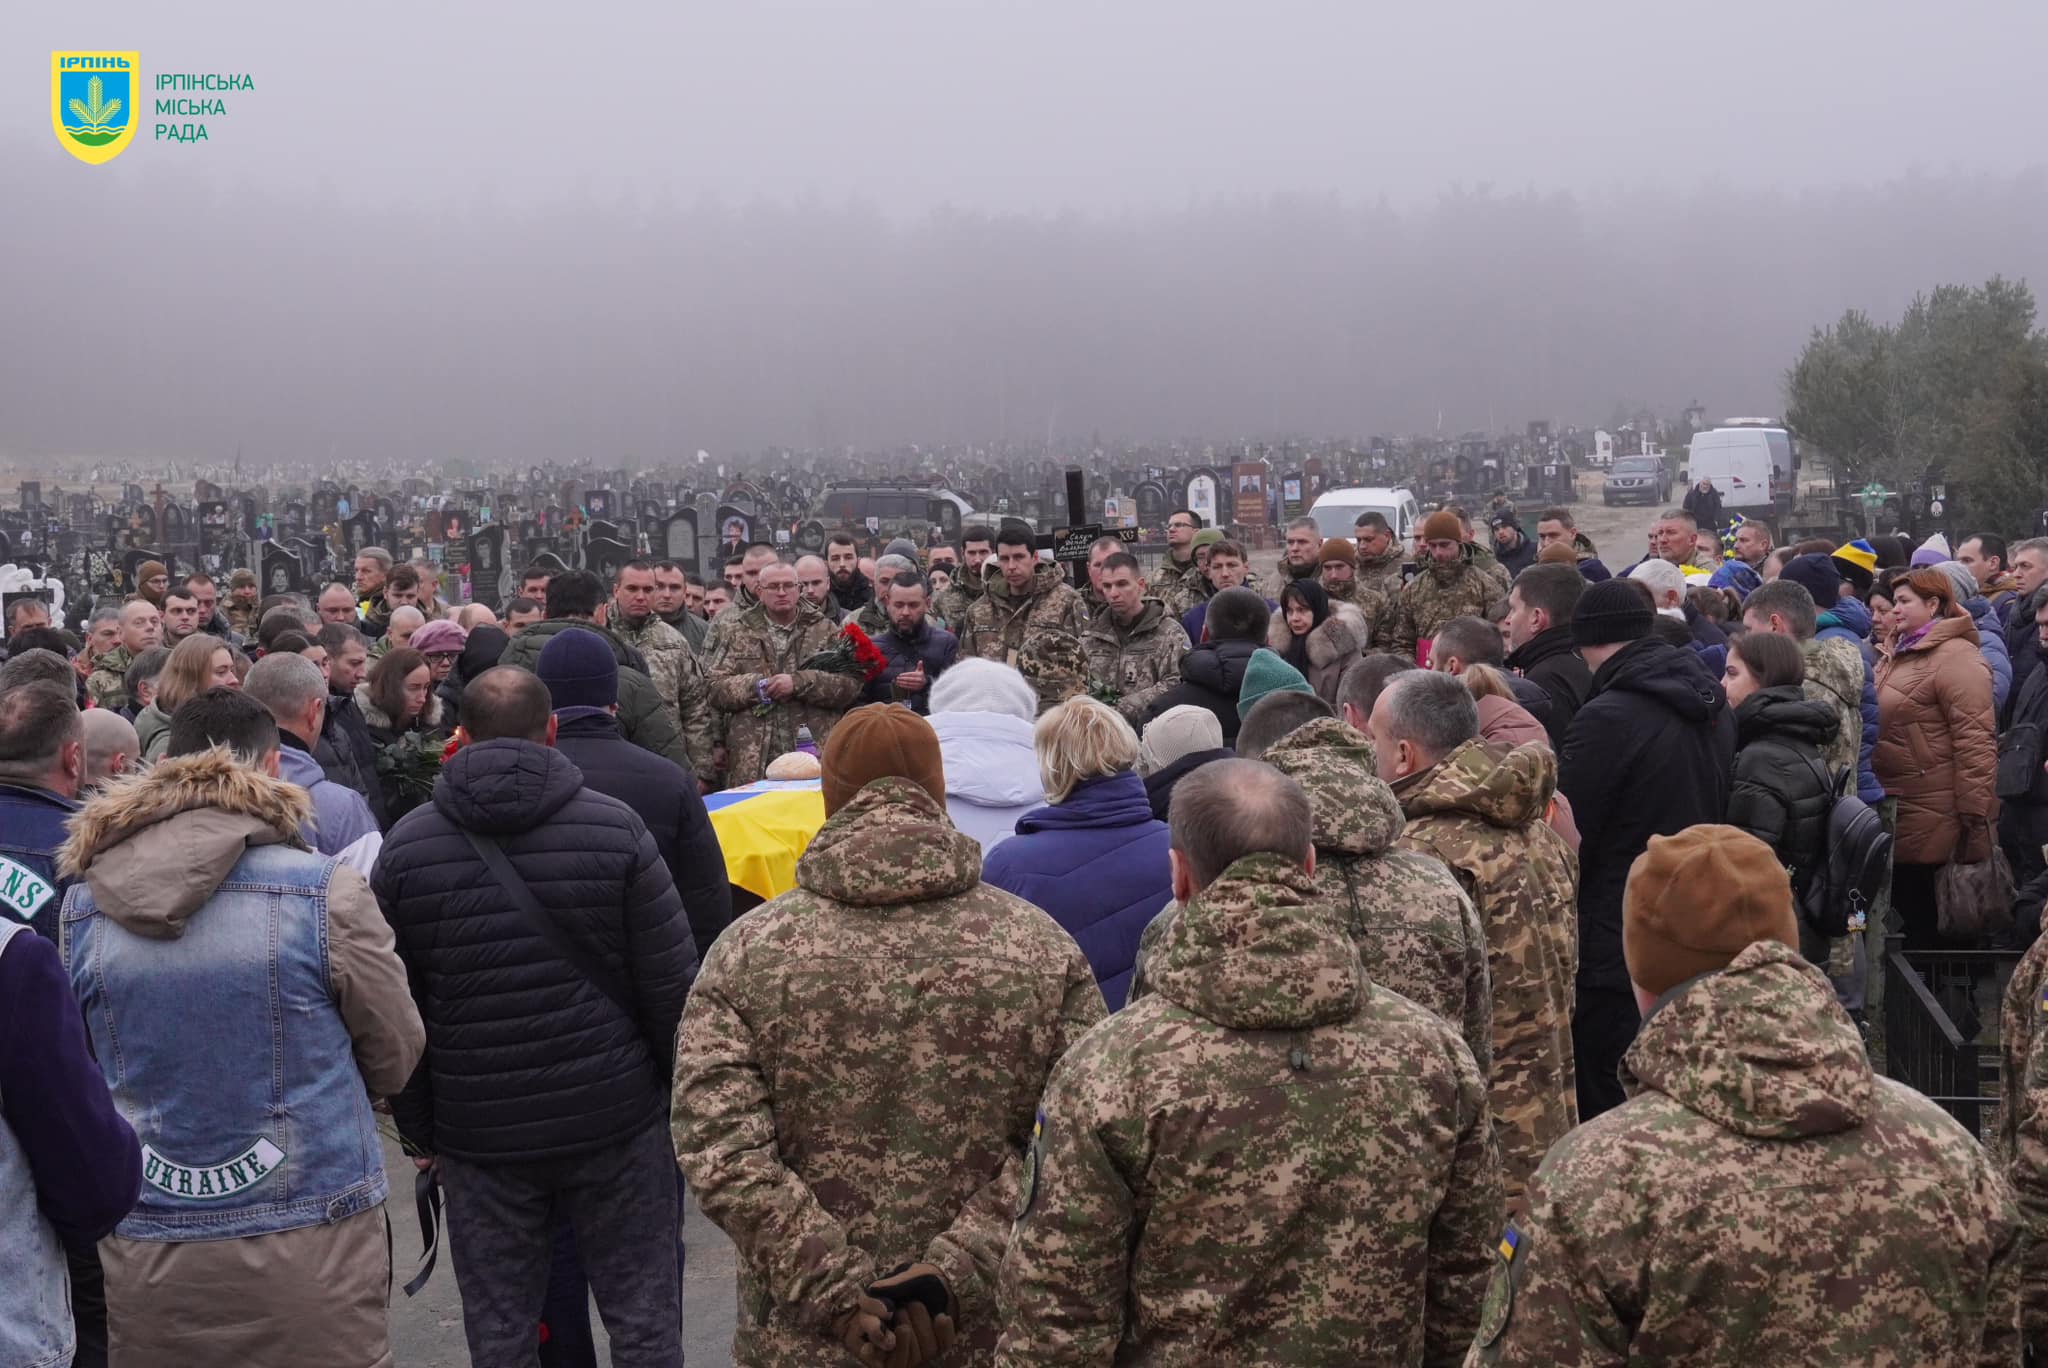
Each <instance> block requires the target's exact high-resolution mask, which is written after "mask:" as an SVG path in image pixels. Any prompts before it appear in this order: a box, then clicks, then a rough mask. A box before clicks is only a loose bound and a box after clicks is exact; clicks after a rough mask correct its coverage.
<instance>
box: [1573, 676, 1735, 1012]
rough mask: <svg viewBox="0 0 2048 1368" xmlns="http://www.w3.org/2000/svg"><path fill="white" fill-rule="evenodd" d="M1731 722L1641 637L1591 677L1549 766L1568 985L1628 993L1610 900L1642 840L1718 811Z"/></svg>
mask: <svg viewBox="0 0 2048 1368" xmlns="http://www.w3.org/2000/svg"><path fill="white" fill-rule="evenodd" d="M1734 768H1735V718H1734V715H1733V714H1732V713H1731V712H1730V711H1729V709H1728V699H1727V696H1726V695H1725V694H1723V693H1722V692H1721V685H1720V682H1719V681H1718V680H1716V679H1715V678H1714V677H1713V676H1712V675H1711V674H1709V673H1708V672H1707V667H1706V666H1705V665H1702V664H1701V663H1700V660H1699V656H1698V655H1697V654H1696V653H1694V651H1693V650H1692V648H1691V647H1689V646H1673V645H1671V644H1669V643H1668V642H1663V641H1658V640H1657V639H1655V638H1654V637H1645V638H1643V639H1642V640H1640V641H1632V642H1630V643H1629V644H1628V645H1627V646H1625V647H1623V648H1622V649H1621V650H1620V651H1617V652H1616V653H1615V654H1614V656H1613V657H1612V658H1611V659H1609V660H1608V662H1607V663H1606V664H1605V665H1602V666H1601V667H1600V669H1599V670H1598V671H1597V672H1596V673H1595V674H1594V675H1593V695H1592V697H1590V698H1588V699H1587V700H1586V702H1585V704H1584V706H1582V707H1581V708H1580V709H1579V711H1578V714H1577V715H1576V716H1575V717H1573V718H1572V725H1571V729H1570V730H1569V731H1567V732H1566V733H1565V739H1564V751H1563V753H1562V754H1561V755H1560V756H1559V758H1558V777H1557V787H1558V791H1559V792H1560V793H1562V794H1564V796H1565V797H1566V798H1568V799H1569V800H1570V801H1571V805H1572V820H1574V821H1575V822H1577V823H1578V826H1579V983H1580V984H1581V985H1582V986H1585V987H1593V988H1607V989H1622V990H1625V989H1626V988H1627V987H1628V982H1629V980H1628V966H1627V965H1626V964H1624V963H1623V962H1622V958H1621V893H1622V889H1623V887H1624V886H1625V885H1626V884H1627V883H1628V870H1629V866H1630V865H1631V864H1633V863H1634V862H1635V858H1636V856H1638V855H1640V854H1642V853H1643V851H1644V850H1646V849H1647V848H1648V847H1649V844H1650V838H1651V837H1652V836H1670V835H1673V834H1675V833H1677V832H1680V831H1683V830H1684V829H1685V828H1687V827H1689V826H1697V825H1699V824H1700V823H1702V822H1719V821H1721V820H1722V818H1723V816H1724V815H1725V814H1726V813H1727V811H1728V786H1729V781H1730V778H1731V776H1732V774H1733V772H1734Z"/></svg>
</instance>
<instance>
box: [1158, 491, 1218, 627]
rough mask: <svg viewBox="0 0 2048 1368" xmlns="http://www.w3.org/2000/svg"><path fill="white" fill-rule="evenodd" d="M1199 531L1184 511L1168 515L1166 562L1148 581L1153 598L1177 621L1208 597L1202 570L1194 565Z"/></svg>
mask: <svg viewBox="0 0 2048 1368" xmlns="http://www.w3.org/2000/svg"><path fill="white" fill-rule="evenodd" d="M1199 530H1200V529H1199V527H1198V526H1197V523H1196V520H1195V514H1194V513H1192V512H1190V511H1189V510H1187V509H1185V508H1176V509H1174V510H1173V512H1172V513H1170V514H1169V515H1167V519H1166V559H1165V560H1163V561H1161V562H1160V563H1159V564H1158V565H1157V566H1156V567H1154V569H1153V571H1152V573H1151V574H1150V575H1149V576H1147V577H1146V587H1147V588H1148V589H1150V590H1151V591H1152V596H1153V597H1154V598H1156V599H1158V600H1159V601H1160V602H1161V603H1163V604H1165V605H1166V611H1167V612H1168V613H1170V614H1172V615H1173V616H1174V617H1176V618H1180V617H1185V616H1186V615H1187V611H1188V609H1190V608H1192V607H1194V606H1195V605H1196V604H1197V603H1200V602H1201V601H1202V600H1203V599H1205V598H1207V597H1208V586H1207V585H1206V584H1205V583H1204V582H1203V580H1202V567H1201V566H1199V565H1197V564H1195V533H1196V532H1197V531H1199Z"/></svg>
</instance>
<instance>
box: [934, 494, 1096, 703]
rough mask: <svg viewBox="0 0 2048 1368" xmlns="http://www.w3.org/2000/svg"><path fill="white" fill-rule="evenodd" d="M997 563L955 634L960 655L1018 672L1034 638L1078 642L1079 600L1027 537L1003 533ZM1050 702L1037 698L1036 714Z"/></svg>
mask: <svg viewBox="0 0 2048 1368" xmlns="http://www.w3.org/2000/svg"><path fill="white" fill-rule="evenodd" d="M1004 538H1008V539H1009V540H1003V539H1004ZM996 562H997V570H998V572H999V573H997V574H995V575H993V576H991V577H990V578H989V580H988V583H987V585H986V589H985V592H984V593H983V594H982V596H981V598H980V599H979V600H978V601H977V602H976V603H975V605H974V606H973V607H972V608H970V609H968V610H967V621H966V623H965V625H964V626H962V627H961V628H959V629H958V630H959V636H960V654H961V655H963V656H970V655H972V656H979V657H981V658H982V659H983V660H999V661H1001V662H1002V663H1003V664H1005V665H1010V666H1017V665H1018V656H1019V653H1020V652H1021V651H1023V649H1024V647H1025V646H1026V644H1027V643H1029V642H1031V641H1033V640H1034V639H1036V638H1041V637H1045V636H1065V637H1067V638H1069V639H1070V640H1071V641H1073V642H1075V643H1076V644H1078V643H1079V642H1080V639H1081V627H1082V612H1081V596H1080V594H1078V593H1076V592H1075V591H1074V588H1073V586H1072V585H1070V584H1068V583H1067V582H1066V579H1065V577H1064V576H1062V575H1061V574H1060V568H1059V566H1057V565H1050V564H1046V563H1044V562H1041V561H1040V560H1039V559H1038V557H1037V553H1036V552H1035V551H1033V550H1032V547H1031V538H1030V537H1029V536H1028V535H1026V534H1023V533H1018V532H1011V531H1009V530H1007V529H1006V530H1004V531H1003V532H1002V533H1000V534H999V535H998V539H997V541H996ZM949 621H950V619H949ZM1055 701H1057V700H1050V699H1048V698H1047V696H1046V695H1045V694H1044V693H1043V692H1041V693H1040V694H1039V703H1040V705H1041V711H1042V710H1043V709H1044V708H1045V707H1050V706H1052V703H1053V702H1055Z"/></svg>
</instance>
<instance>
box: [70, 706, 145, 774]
mask: <svg viewBox="0 0 2048 1368" xmlns="http://www.w3.org/2000/svg"><path fill="white" fill-rule="evenodd" d="M78 721H79V725H80V726H81V727H83V728H84V729H85V783H86V786H87V787H88V788H96V787H98V786H99V785H101V784H104V783H106V782H107V780H109V779H114V778H118V777H119V776H121V775H123V774H126V773H127V772H128V770H129V768H130V767H131V766H132V765H134V764H135V761H136V759H137V757H139V756H140V755H141V754H142V743H141V741H140V740H139V739H138V738H137V737H136V735H135V724H134V723H132V722H130V721H129V720H128V719H127V718H125V717H123V716H121V714H119V713H117V712H114V711H112V710H111V709H108V708H87V709H86V710H85V711H84V712H83V713H81V714H80V715H79V718H78Z"/></svg>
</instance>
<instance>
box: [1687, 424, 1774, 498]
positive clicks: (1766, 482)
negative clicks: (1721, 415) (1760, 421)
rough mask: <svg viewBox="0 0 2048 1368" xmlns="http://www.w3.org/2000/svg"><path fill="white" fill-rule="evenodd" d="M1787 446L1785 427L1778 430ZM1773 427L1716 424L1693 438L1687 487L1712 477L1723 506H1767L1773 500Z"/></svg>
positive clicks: (1688, 462) (1688, 459) (1689, 487)
mask: <svg viewBox="0 0 2048 1368" xmlns="http://www.w3.org/2000/svg"><path fill="white" fill-rule="evenodd" d="M1776 435H1777V437H1778V438H1779V440H1780V441H1782V442H1785V444H1786V446H1787V448H1788V449H1789V447H1790V441H1789V439H1788V438H1786V436H1785V432H1784V430H1783V429H1782V428H1780V429H1777V430H1776ZM1771 436H1772V430H1771V429H1767V428H1754V427H1742V428H1715V429H1713V430H1712V431H1709V432H1702V433H1700V434H1698V435H1697V436H1695V437H1694V438H1693V439H1692V447H1691V452H1690V455H1689V456H1688V457H1687V460H1686V472H1685V482H1686V488H1688V489H1691V488H1693V487H1694V486H1696V485H1698V484H1699V482H1700V481H1701V480H1712V481H1713V482H1714V488H1715V490H1717V491H1718V492H1719V493H1720V495H1721V506H1722V507H1723V508H1725V509H1728V510H1730V511H1731V512H1743V511H1761V510H1767V509H1769V508H1770V507H1771V504H1772V494H1771V476H1772V465H1773V463H1772V459H1771V457H1772V448H1771Z"/></svg>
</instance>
